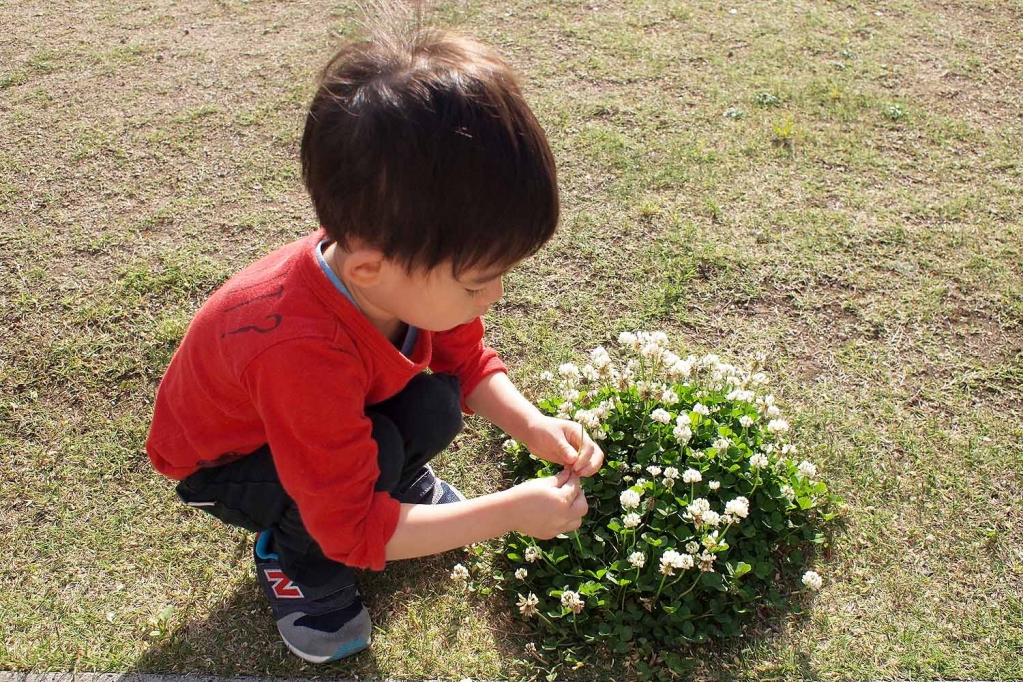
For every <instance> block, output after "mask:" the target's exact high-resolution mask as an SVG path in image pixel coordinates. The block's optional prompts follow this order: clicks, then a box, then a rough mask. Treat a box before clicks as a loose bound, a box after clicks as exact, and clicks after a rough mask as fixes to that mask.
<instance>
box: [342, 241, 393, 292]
mask: <svg viewBox="0 0 1023 682" xmlns="http://www.w3.org/2000/svg"><path fill="white" fill-rule="evenodd" d="M341 267H342V270H343V271H344V275H345V278H346V279H348V281H350V282H352V283H353V284H355V285H356V286H359V287H371V286H373V285H374V284H376V283H377V282H379V281H380V276H381V275H382V273H383V268H384V254H383V253H382V252H380V251H377V250H376V249H357V250H355V251H352V252H351V253H349V254H348V257H347V258H345V260H344V264H343V265H342V266H341Z"/></svg>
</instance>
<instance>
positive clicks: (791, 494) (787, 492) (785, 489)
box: [781, 485, 796, 502]
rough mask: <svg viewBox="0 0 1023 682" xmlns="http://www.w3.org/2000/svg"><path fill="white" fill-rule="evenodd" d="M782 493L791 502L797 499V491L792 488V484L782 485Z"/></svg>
mask: <svg viewBox="0 0 1023 682" xmlns="http://www.w3.org/2000/svg"><path fill="white" fill-rule="evenodd" d="M781 494H782V496H784V497H785V498H786V499H787V500H788V501H789V502H792V501H793V500H795V499H796V491H795V490H793V489H792V486H790V485H783V486H782V487H781Z"/></svg>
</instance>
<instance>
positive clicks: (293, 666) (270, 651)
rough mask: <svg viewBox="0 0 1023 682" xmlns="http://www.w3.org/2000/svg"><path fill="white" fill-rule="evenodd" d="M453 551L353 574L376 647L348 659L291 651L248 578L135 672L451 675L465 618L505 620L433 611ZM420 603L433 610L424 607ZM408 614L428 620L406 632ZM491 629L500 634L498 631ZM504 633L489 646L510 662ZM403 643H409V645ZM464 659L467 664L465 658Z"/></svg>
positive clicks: (519, 642)
mask: <svg viewBox="0 0 1023 682" xmlns="http://www.w3.org/2000/svg"><path fill="white" fill-rule="evenodd" d="M249 551H251V540H243V541H242V542H241V543H240V544H239V546H238V548H237V549H236V553H238V554H237V556H236V557H235V558H236V559H239V560H241V559H242V557H241V554H240V553H241V552H245V553H247V552H249ZM453 554H454V553H452V554H442V555H438V556H434V557H426V558H424V559H419V560H409V561H399V562H394V563H392V564H389V565H388V567H387V569H386V570H385V571H383V572H371V571H361V572H358V573H357V576H358V581H359V588H360V591H361V592H362V594H363V598H364V600H365V602H366V604H367V607H368V608H369V610H370V614H371V616H372V619H373V626H374V639H375V643H374V645H373V646H371V647H370V648H369V649H367V650H366V651H363V652H361V653H359V654H356V655H355V656H353V657H349V658H346V659H343V660H341V661H337V662H334V663H330V664H327V665H316V664H309V663H306V662H305V661H302V660H301V659H299V658H298V657H296V656H294V655H293V654H291V653H290V652H289V651H288V649H287V647H286V646H285V644H284V642H283V641H282V640H281V638H280V636H279V634H278V632H277V629H276V626H275V624H274V619H273V615H272V613H271V611H270V606H269V604H268V603H267V600H266V598H265V596H264V595H263V594H262V591H261V588H260V587H259V584H258V583H257V581H256V579H255V577H254V576H252V575H248V576H247V577H246V578H245V580H244V581H243V582H241V583H240V584H238V585H237V586H236V590H235V592H234V593H233V594H229V595H225V597H224V598H223V600H222V601H221V602H220V603H219V604H216V605H214V606H213V607H212V609H211V610H210V612H209V613H208V614H207V615H206V616H205V617H202V618H193V619H189V618H187V616H186V617H185V618H183V622H181V623H180V624H179V625H178V626H177V627H175V628H172V629H171V630H170V631H168V632H166V633H165V634H164V635H163V636H161V637H159V638H157V639H155V640H154V641H153V643H152V644H151V646H150V648H149V650H148V651H146V652H145V653H144V654H143V655H142V656H140V657H139V659H138V660H137V661H136V662H135V663H134V665H133V666H132V670H133V671H135V672H149V673H195V674H206V675H222V676H232V675H259V676H274V677H322V676H328V677H331V678H347V679H353V678H359V679H367V678H369V679H388V678H391V677H394V676H395V675H398V676H403V677H405V676H407V677H413V678H416V677H431V678H432V677H437V676H438V675H440V676H450V675H445V672H449V671H450V668H451V667H452V665H453V664H454V665H455V666H458V661H459V658H458V656H454V657H452V656H451V655H450V650H449V649H450V648H451V647H452V646H453V643H454V642H455V641H456V640H457V639H458V637H459V635H460V631H462V630H463V629H465V628H466V625H465V623H464V622H463V619H464V618H465V617H466V616H467V613H468V614H470V615H471V617H474V618H477V619H480V620H481V621H482V622H483V623H484V624H486V625H487V626H489V625H491V624H493V623H495V622H497V623H499V622H500V621H501V620H502V619H501V613H499V612H498V611H495V610H494V608H493V607H494V605H495V602H493V601H489V602H488V603H486V604H480V603H473V604H470V605H469V607H468V610H467V609H450V608H448V609H445V608H444V607H443V606H441V607H439V608H436V607H433V606H432V603H433V602H436V601H438V600H437V599H433V598H431V597H430V596H429V595H431V594H433V593H435V592H442V591H443V590H444V589H446V588H447V587H448V586H449V585H450V583H451V579H450V572H451V565H452V564H453V563H455V562H456V561H458V560H459V558H457V557H454V556H453ZM461 560H464V558H462V559H461ZM472 601H473V602H475V601H477V600H476V599H475V598H474V599H472ZM424 603H430V604H431V607H429V608H425V607H424ZM413 610H418V613H417V614H416V617H414V618H412V619H411V620H413V621H420V614H421V621H425V622H420V623H419V627H418V628H416V627H413V628H412V629H411V630H409V626H408V621H409V620H410V619H409V613H410V612H411V611H413ZM496 631H497V632H501V630H500V629H499V628H497V629H496ZM507 635H508V637H507V638H505V637H504V636H501V637H498V638H497V640H498V641H495V642H493V643H492V644H493V645H494V646H493V647H492V648H493V649H496V652H495V653H497V655H498V656H499V657H501V660H507V661H511V660H513V659H514V658H515V657H516V655H519V656H520V655H521V652H522V647H523V644H524V641H526V640H525V638H523V637H522V636H518V634H517V633H514V632H508V633H507ZM403 638H411V641H410V642H409V645H408V646H407V647H406V646H404V644H403V641H402V640H403ZM383 640H389V641H383ZM463 646H464V644H463ZM431 649H432V650H434V651H435V652H436V653H435V655H432V654H431ZM468 649H469V650H468V651H466V654H467V655H468V656H470V657H471V655H472V653H473V652H472V651H471V649H472V644H470V645H469V646H468ZM461 660H462V663H463V664H465V665H469V661H467V660H465V658H464V657H463V658H462V659H461ZM459 677H461V676H459Z"/></svg>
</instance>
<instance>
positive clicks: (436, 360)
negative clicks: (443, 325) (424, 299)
mask: <svg viewBox="0 0 1023 682" xmlns="http://www.w3.org/2000/svg"><path fill="white" fill-rule="evenodd" d="M430 369H431V370H433V371H434V372H438V373H444V374H454V375H455V376H457V377H458V380H459V381H460V382H461V384H462V411H463V412H465V413H466V414H472V410H470V409H469V406H468V405H466V403H465V400H466V398H468V397H469V396H470V395H471V394H472V392H473V391H475V390H476V387H477V386H478V385H479V383H480V382H481V381H483V379H484V378H485V377H487V376H488V375H490V374H494V373H495V372H505V373H507V372H508V368H507V367H505V364H504V362H503V361H502V360H501V358H500V357H499V356H498V355H497V351H495V350H494V349H493V348H489V347H487V346H486V345H485V344H484V343H483V320H481V319H480V318H478V317H477V318H476V319H475V320H473V321H472V322H468V323H466V324H463V325H460V326H458V327H455V328H454V329H449V330H448V331H446V332H437V333H436V334H434V335H433V357H432V358H431V359H430Z"/></svg>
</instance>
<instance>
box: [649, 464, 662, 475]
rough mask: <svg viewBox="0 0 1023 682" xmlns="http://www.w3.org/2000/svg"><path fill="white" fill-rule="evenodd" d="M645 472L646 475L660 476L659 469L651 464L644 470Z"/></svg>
mask: <svg viewBox="0 0 1023 682" xmlns="http://www.w3.org/2000/svg"><path fill="white" fill-rule="evenodd" d="M646 472H647V473H648V474H650V475H651V476H660V475H661V467H659V466H654V465H653V464H651V465H650V466H648V467H647V468H646Z"/></svg>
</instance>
